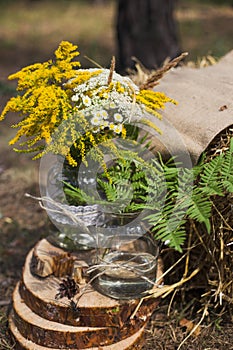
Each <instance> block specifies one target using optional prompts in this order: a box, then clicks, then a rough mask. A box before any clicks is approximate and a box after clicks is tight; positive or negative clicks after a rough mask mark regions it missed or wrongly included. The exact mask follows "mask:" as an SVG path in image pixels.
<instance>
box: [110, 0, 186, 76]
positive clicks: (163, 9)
mask: <svg viewBox="0 0 233 350" xmlns="http://www.w3.org/2000/svg"><path fill="white" fill-rule="evenodd" d="M175 3H176V1H175V0H118V15H117V40H118V60H117V61H118V70H119V71H120V72H121V73H122V72H123V71H125V69H126V68H133V67H134V62H133V61H132V57H136V58H137V59H138V60H139V61H141V63H142V64H143V65H144V66H145V67H146V68H148V69H153V68H157V67H158V66H160V65H161V64H162V63H163V62H164V60H165V59H166V58H168V57H169V58H174V57H176V56H178V55H179V54H180V47H179V44H178V36H177V29H176V23H175V20H174V14H173V12H174V7H175Z"/></svg>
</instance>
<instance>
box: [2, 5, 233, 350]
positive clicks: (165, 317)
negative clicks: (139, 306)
mask: <svg viewBox="0 0 233 350" xmlns="http://www.w3.org/2000/svg"><path fill="white" fill-rule="evenodd" d="M185 8H187V6H186V7H185ZM192 14H193V13H192V12H189V11H188V10H187V9H186V15H187V16H191V15H192ZM205 15H206V12H205ZM178 16H182V13H181V12H179V13H178ZM222 17H224V15H222ZM222 17H221V18H222ZM222 19H223V18H222ZM232 19H233V16H232V11H231V15H229V12H227V14H226V18H225V23H229V28H230V26H231V28H232ZM205 20H206V19H205V18H204V19H203V21H205ZM223 21H224V19H223ZM230 22H231V24H230ZM219 28H220V29H221V28H222V26H219ZM221 30H222V29H221ZM206 35H208V33H207V34H206ZM191 41H192V40H191ZM191 41H190V42H191ZM0 44H1V40H0ZM17 50H18V51H17ZM37 54H38V53H37V51H33V49H30V47H29V48H28V49H26V48H25V49H24V48H23V47H22V46H21V47H20V45H19V47H17V48H16V51H15V50H14V49H13V48H12V46H11V44H10V43H9V45H8V46H7V45H2V46H1V58H0V66H1V79H0V84H2V83H4V84H5V81H6V77H7V75H8V74H9V73H11V72H14V71H15V70H17V69H18V67H19V66H22V65H24V62H26V63H25V64H28V62H29V61H30V57H34V56H35V55H37ZM44 54H45V53H44ZM46 55H47V52H46ZM17 56H18V57H19V58H20V60H16V57H17ZM37 56H38V55H37ZM39 59H40V57H39V58H38V60H39ZM16 61H17V62H16ZM0 87H1V90H0V92H1V96H0V109H1V106H3V105H4V103H5V101H6V100H7V98H9V96H10V95H11V93H12V90H11V89H12V86H11V85H1V86H0ZM14 121H15V117H14V116H9V118H8V120H7V121H5V122H4V123H2V124H1V125H0V350H7V349H8V350H9V349H14V342H13V341H12V339H11V338H10V335H9V333H8V328H7V313H8V311H9V308H10V307H11V295H12V291H13V289H14V286H15V284H16V282H17V281H18V280H19V279H20V277H21V271H22V267H23V264H24V260H25V256H26V254H27V252H28V251H29V249H30V248H31V247H33V245H34V244H35V243H36V242H37V241H38V240H39V239H40V238H42V237H45V236H47V235H48V234H50V233H51V232H52V231H53V230H54V228H53V226H52V225H51V223H50V222H49V219H48V218H47V215H46V213H45V212H44V211H43V209H41V208H40V207H39V205H38V203H37V202H36V201H34V200H32V199H29V198H26V197H25V193H30V194H32V195H38V194H39V186H38V168H39V161H32V160H31V158H30V156H27V155H23V154H22V155H21V154H16V153H14V152H13V151H11V150H10V149H9V147H8V145H7V141H8V140H9V139H10V137H11V135H13V132H12V130H11V129H10V128H9V125H10V124H12V123H13V122H14ZM203 293H204V291H203V290H202V289H195V290H193V291H192V293H191V292H190V293H189V295H188V296H187V293H184V291H180V292H178V293H177V294H176V295H173V296H169V297H167V298H165V299H164V300H161V304H160V307H159V308H158V309H157V310H155V312H154V314H153V316H152V318H151V322H150V324H149V325H148V329H147V332H146V342H145V346H144V348H143V350H157V349H158V350H177V349H181V350H192V349H195V350H210V349H211V350H223V349H224V350H232V349H233V312H232V309H231V308H230V307H228V305H224V306H222V308H218V309H215V308H214V307H212V306H211V305H210V306H209V308H208V312H207V314H206V315H205V318H204V320H203V322H201V323H200V325H199V327H198V329H199V332H198V333H194V335H192V336H190V337H189V338H188V339H187V341H185V342H184V345H183V346H182V347H179V346H180V344H181V343H182V342H183V341H184V340H185V338H186V337H187V336H188V335H189V327H188V323H187V322H186V321H189V322H192V323H193V325H198V324H199V322H200V320H201V317H202V312H203V307H202V305H201V303H200V300H201V296H202V294H203ZM189 324H190V323H189Z"/></svg>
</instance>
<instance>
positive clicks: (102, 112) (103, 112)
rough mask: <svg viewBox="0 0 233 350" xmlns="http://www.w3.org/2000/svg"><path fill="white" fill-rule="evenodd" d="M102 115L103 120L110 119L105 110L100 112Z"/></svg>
mask: <svg viewBox="0 0 233 350" xmlns="http://www.w3.org/2000/svg"><path fill="white" fill-rule="evenodd" d="M100 115H101V117H102V118H103V119H108V112H107V111H105V109H103V110H102V111H100Z"/></svg>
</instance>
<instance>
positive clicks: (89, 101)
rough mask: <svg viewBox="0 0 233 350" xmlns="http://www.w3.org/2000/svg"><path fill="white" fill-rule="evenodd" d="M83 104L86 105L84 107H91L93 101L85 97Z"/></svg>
mask: <svg viewBox="0 0 233 350" xmlns="http://www.w3.org/2000/svg"><path fill="white" fill-rule="evenodd" d="M83 104H84V106H86V107H89V106H90V105H91V99H90V97H89V96H84V97H83Z"/></svg>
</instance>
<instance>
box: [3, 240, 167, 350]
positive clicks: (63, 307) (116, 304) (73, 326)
mask: <svg viewBox="0 0 233 350" xmlns="http://www.w3.org/2000/svg"><path fill="white" fill-rule="evenodd" d="M92 253H94V252H91V251H89V252H86V253H82V254H81V253H80V254H75V253H72V254H70V253H67V252H65V251H63V250H62V249H60V248H57V247H54V246H52V245H51V244H49V243H48V241H47V240H42V241H40V242H39V243H38V244H37V245H36V246H35V247H34V248H33V249H32V250H31V251H30V252H29V254H28V256H27V258H26V261H25V266H24V269H23V274H22V280H21V281H20V282H19V283H18V284H17V286H16V288H15V290H14V293H13V309H12V312H11V314H10V316H9V326H10V330H11V332H12V334H13V336H14V338H15V339H16V342H17V344H18V348H19V349H28V350H29V349H30V350H31V349H35V350H37V349H38V350H45V349H93V350H94V349H96V350H101V349H103V350H104V349H106V350H107V349H109V350H118V349H120V350H124V349H141V347H142V344H143V332H144V329H145V326H146V324H147V321H148V319H149V317H150V315H151V313H152V312H153V310H154V309H155V308H156V307H157V305H158V303H159V301H158V299H148V300H146V301H144V302H143V303H142V305H141V306H140V307H139V308H137V306H138V304H139V300H129V301H120V300H115V299H112V298H109V297H106V296H103V295H102V294H100V293H98V292H96V291H94V290H93V289H92V287H91V285H90V284H88V278H87V277H86V275H85V270H86V268H87V267H88V263H87V262H88V261H89V258H90V255H91V254H92ZM161 274H162V268H161V266H160V265H159V268H158V273H157V278H158V277H159V276H161ZM67 276H69V277H70V278H72V280H75V281H76V286H77V293H76V294H75V295H74V296H73V297H72V298H70V299H68V298H67V297H64V296H63V297H61V296H60V297H59V298H58V297H57V296H58V294H59V286H60V285H61V283H62V281H64V280H65V279H66V278H67Z"/></svg>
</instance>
